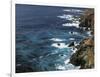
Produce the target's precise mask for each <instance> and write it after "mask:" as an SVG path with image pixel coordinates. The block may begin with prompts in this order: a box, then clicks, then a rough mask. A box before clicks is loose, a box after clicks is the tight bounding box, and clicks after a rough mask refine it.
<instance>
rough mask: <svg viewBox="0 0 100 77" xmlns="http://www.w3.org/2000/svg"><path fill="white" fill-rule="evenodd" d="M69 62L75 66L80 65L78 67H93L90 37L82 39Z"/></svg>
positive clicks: (92, 44)
mask: <svg viewBox="0 0 100 77" xmlns="http://www.w3.org/2000/svg"><path fill="white" fill-rule="evenodd" d="M70 63H72V64H73V65H75V66H81V68H80V69H87V68H93V67H94V43H93V40H92V39H91V38H86V39H84V40H83V41H82V42H81V43H80V46H79V48H78V50H77V51H76V53H74V54H73V55H72V56H71V58H70Z"/></svg>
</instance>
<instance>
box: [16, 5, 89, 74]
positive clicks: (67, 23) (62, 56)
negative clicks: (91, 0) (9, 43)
mask: <svg viewBox="0 0 100 77" xmlns="http://www.w3.org/2000/svg"><path fill="white" fill-rule="evenodd" d="M86 9H87V8H77V7H57V6H40V5H25V4H16V66H15V67H16V72H17V73H23V72H41V71H65V70H74V69H79V68H80V67H79V66H78V67H75V66H74V65H72V64H71V63H69V61H70V57H71V55H72V54H73V53H75V51H76V50H77V49H73V47H69V46H68V45H69V44H70V43H72V42H74V43H75V45H77V44H78V43H79V42H80V41H81V40H82V39H84V38H86V37H88V36H90V34H89V32H88V31H85V30H84V29H81V28H80V27H79V23H80V22H79V20H80V16H82V15H83V14H84V11H85V10H86Z"/></svg>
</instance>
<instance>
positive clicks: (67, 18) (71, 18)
mask: <svg viewBox="0 0 100 77" xmlns="http://www.w3.org/2000/svg"><path fill="white" fill-rule="evenodd" d="M57 17H59V18H61V19H66V20H73V19H74V18H73V15H66V14H63V15H61V16H57Z"/></svg>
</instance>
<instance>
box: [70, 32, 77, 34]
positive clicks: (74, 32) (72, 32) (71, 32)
mask: <svg viewBox="0 0 100 77" xmlns="http://www.w3.org/2000/svg"><path fill="white" fill-rule="evenodd" d="M69 34H73V35H78V32H69Z"/></svg>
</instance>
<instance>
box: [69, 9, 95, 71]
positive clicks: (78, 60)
mask: <svg viewBox="0 0 100 77" xmlns="http://www.w3.org/2000/svg"><path fill="white" fill-rule="evenodd" d="M79 27H80V28H81V29H82V28H83V29H84V31H88V30H89V31H91V37H87V38H85V39H83V40H82V41H81V42H80V43H79V45H77V46H75V47H76V48H77V51H76V52H75V53H73V54H72V56H71V57H70V63H71V64H73V65H75V66H80V69H89V68H94V10H93V9H88V10H86V12H85V13H84V15H83V16H81V18H80V24H79ZM73 45H74V44H73V43H72V44H70V45H69V46H73Z"/></svg>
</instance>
